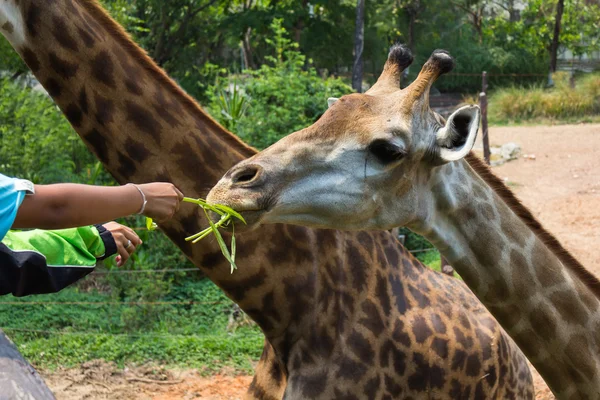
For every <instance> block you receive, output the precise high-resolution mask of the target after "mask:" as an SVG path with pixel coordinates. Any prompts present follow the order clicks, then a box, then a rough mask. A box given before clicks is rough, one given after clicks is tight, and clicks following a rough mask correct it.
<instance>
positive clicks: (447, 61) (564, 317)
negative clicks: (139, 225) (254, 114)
mask: <svg viewBox="0 0 600 400" xmlns="http://www.w3.org/2000/svg"><path fill="white" fill-rule="evenodd" d="M411 61H412V56H411V55H410V53H409V52H408V50H407V49H405V48H403V47H402V46H395V47H393V48H392V50H391V52H390V56H389V58H388V61H387V63H386V66H385V67H384V71H383V73H382V75H381V77H380V78H379V80H378V81H377V83H376V84H375V85H374V86H373V87H372V88H371V89H370V90H369V91H368V92H367V93H366V94H352V95H348V96H344V97H342V98H341V99H339V100H338V101H334V102H333V105H332V106H331V107H330V109H329V110H328V111H327V112H326V113H325V114H324V115H323V117H322V118H321V119H320V120H319V121H317V122H316V123H315V124H314V125H312V126H310V127H308V128H306V129H304V130H302V131H299V132H296V133H294V134H292V135H289V136H287V137H285V138H283V139H282V140H281V141H280V142H278V143H276V144H274V145H273V146H271V147H269V148H267V149H265V150H264V151H263V152H261V153H259V154H257V155H255V156H253V157H251V158H250V159H248V160H245V161H243V162H241V163H240V164H238V165H237V166H235V167H233V168H232V169H231V170H230V171H229V172H228V173H227V174H225V176H224V177H223V178H222V179H221V181H220V182H219V183H218V184H217V185H216V186H215V187H214V188H213V189H212V190H211V193H210V194H209V196H208V199H209V201H216V202H220V203H224V204H227V205H230V206H232V207H233V208H235V209H237V211H239V212H242V213H244V210H245V209H250V210H252V212H251V213H250V221H251V223H252V226H253V227H257V226H258V225H260V224H261V223H281V222H285V223H293V224H299V225H307V226H316V227H327V228H337V229H348V230H356V229H362V228H369V229H389V228H391V227H394V226H407V227H409V228H411V229H412V230H414V231H416V232H417V233H420V234H422V235H424V236H425V237H426V238H428V239H429V240H430V241H431V242H432V243H433V244H434V245H435V246H436V247H437V248H438V249H439V250H440V252H441V253H442V254H443V255H444V256H445V257H446V258H447V259H448V261H450V263H451V264H452V266H453V267H454V268H455V269H456V270H457V271H458V272H459V273H460V274H461V276H462V277H463V278H464V280H465V282H466V283H467V284H468V285H469V287H470V288H471V289H472V290H473V291H474V293H475V294H476V295H477V296H478V297H479V299H480V300H481V301H482V302H483V303H484V305H485V306H486V307H487V308H488V309H489V310H490V311H491V312H492V314H493V315H494V316H495V317H496V318H497V319H498V321H499V322H500V323H501V325H502V326H503V327H504V328H505V329H506V330H507V332H508V333H509V334H510V335H511V336H512V337H513V339H515V341H516V343H517V344H518V345H519V346H520V347H521V349H522V350H523V351H524V353H525V354H526V355H527V356H528V358H529V360H530V361H531V362H532V363H533V365H534V366H535V367H536V368H537V370H538V371H539V372H540V374H541V375H542V376H543V377H544V378H545V379H546V382H547V383H548V385H549V386H550V388H551V389H552V391H553V392H554V394H555V395H556V396H557V397H558V398H560V399H584V398H588V399H592V398H600V329H599V328H600V301H599V297H600V281H599V280H598V279H597V278H595V277H594V276H593V275H592V274H591V273H590V272H588V271H587V270H586V269H585V268H584V267H583V266H582V265H581V264H579V263H578V262H577V261H576V260H575V259H574V258H573V257H572V256H571V255H570V254H569V253H568V252H567V251H566V250H565V249H564V248H563V247H562V246H561V245H560V243H559V242H558V241H557V240H556V239H555V238H554V237H553V236H552V235H550V234H549V233H548V232H547V231H545V230H544V228H543V227H542V226H541V225H540V223H539V222H538V221H537V220H536V219H535V218H534V217H533V216H532V215H531V213H530V212H529V211H528V210H527V209H526V208H525V207H524V206H523V205H521V204H520V203H519V201H518V200H517V199H516V198H515V196H514V195H513V194H512V192H510V190H508V188H506V186H504V184H503V183H502V181H501V180H500V179H498V178H497V177H495V176H494V175H493V174H492V173H491V172H490V170H489V169H488V168H487V166H485V165H484V164H483V163H482V162H481V161H479V160H478V159H477V158H476V157H475V156H473V155H472V154H470V153H469V152H470V150H471V147H472V146H473V143H474V141H475V136H476V134H477V130H478V128H479V109H478V107H476V106H465V107H462V108H460V109H459V110H457V111H456V112H454V113H453V114H452V115H451V116H450V117H449V119H448V121H445V120H444V119H443V118H442V117H441V116H439V115H438V114H436V113H434V112H433V111H431V109H430V108H429V98H428V94H429V89H430V87H431V85H432V83H433V82H434V81H435V79H437V78H438V77H439V76H440V75H441V74H443V73H445V72H448V71H450V70H451V69H452V67H453V60H452V58H451V57H450V55H449V54H448V53H447V52H445V51H437V50H436V51H435V52H434V53H433V54H432V56H431V58H430V59H429V60H428V61H427V63H426V64H425V65H424V66H423V69H422V70H421V73H420V74H419V76H418V78H417V79H416V80H415V81H414V82H413V83H411V84H410V85H409V86H408V87H407V88H406V89H403V90H400V89H399V79H400V75H401V73H402V70H403V69H404V68H406V66H407V65H409V64H410V62H411ZM240 177H243V179H241V178H240ZM237 199H244V203H243V204H242V203H238V201H237Z"/></svg>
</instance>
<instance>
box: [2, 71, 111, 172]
mask: <svg viewBox="0 0 600 400" xmlns="http://www.w3.org/2000/svg"><path fill="white" fill-rule="evenodd" d="M0 121H1V123H0V168H1V170H2V172H3V173H4V174H6V175H12V176H19V177H22V178H26V179H29V180H32V181H33V182H35V183H52V182H60V181H65V182H68V181H79V182H86V183H110V182H112V179H111V178H109V177H108V175H107V174H106V173H105V172H103V170H102V169H101V168H100V167H99V164H98V162H97V161H96V159H95V158H94V156H93V155H92V154H91V153H90V151H89V150H88V149H87V148H86V147H85V145H84V144H83V143H82V142H81V139H79V137H78V136H77V134H76V133H75V132H74V131H73V129H72V128H71V127H70V126H69V123H68V122H67V120H66V119H65V118H64V116H63V115H62V114H61V112H60V110H58V108H57V107H56V106H55V105H54V103H53V102H52V100H50V99H49V98H48V97H47V96H46V95H45V94H43V93H41V92H38V91H36V90H34V89H31V88H29V87H26V86H24V85H22V84H19V83H15V82H12V81H10V80H8V79H6V78H5V79H0Z"/></svg>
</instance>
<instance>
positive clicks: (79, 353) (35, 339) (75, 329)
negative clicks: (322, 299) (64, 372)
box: [0, 274, 263, 372]
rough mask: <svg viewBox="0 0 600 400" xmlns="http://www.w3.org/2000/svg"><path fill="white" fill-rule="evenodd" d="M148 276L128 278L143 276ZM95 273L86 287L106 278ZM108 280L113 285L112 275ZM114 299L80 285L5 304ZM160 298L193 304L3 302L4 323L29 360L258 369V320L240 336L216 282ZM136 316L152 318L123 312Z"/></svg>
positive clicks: (47, 364) (0, 319)
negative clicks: (255, 366) (135, 322)
mask: <svg viewBox="0 0 600 400" xmlns="http://www.w3.org/2000/svg"><path fill="white" fill-rule="evenodd" d="M142 275H143V274H137V275H129V276H128V275H125V274H124V275H122V276H123V277H124V278H123V279H129V280H131V281H136V280H139V279H140V276H142ZM93 276H94V275H93V274H92V277H93ZM92 277H88V278H86V280H84V282H82V283H81V284H80V286H82V285H85V284H88V285H89V284H90V282H89V281H90V280H91V279H95V280H102V279H104V278H101V277H100V276H99V275H97V276H96V277H95V278H92ZM149 278H150V279H151V278H154V279H158V278H157V277H156V276H155V275H153V274H149ZM107 279H108V281H109V282H110V280H111V279H112V278H107ZM96 285H99V283H98V282H96ZM100 286H101V285H100ZM111 286H112V285H111ZM115 300H116V299H115V297H114V296H111V295H110V294H103V293H98V292H96V291H88V292H83V291H82V290H81V289H77V288H69V289H66V290H63V291H62V292H60V293H57V294H53V295H41V296H36V297H29V298H10V297H5V298H4V301H14V302H15V303H19V304H25V303H27V302H30V301H34V302H47V301H50V302H80V301H83V302H111V301H115ZM127 300H128V301H132V300H136V299H134V298H128V299H127ZM160 301H165V302H173V301H181V302H186V303H188V304H187V305H180V304H166V305H154V306H152V305H143V304H138V305H135V304H128V303H119V304H100V305H90V304H45V305H44V304H31V305H7V304H0V326H2V327H3V328H4V329H5V330H6V332H7V333H8V334H9V335H10V337H11V338H12V339H13V341H14V342H15V343H16V344H17V346H18V347H19V350H20V351H21V352H22V353H23V355H24V356H25V357H26V358H27V359H29V360H30V361H31V362H33V363H34V364H36V365H37V366H38V367H43V368H53V367H56V366H58V365H63V366H74V365H77V364H78V363H82V362H85V361H88V360H92V359H105V360H110V361H115V362H117V363H118V364H119V365H121V366H122V365H124V364H125V363H132V362H135V363H143V362H150V361H154V362H160V363H164V364H167V365H170V366H181V367H188V368H189V367H192V368H194V367H196V368H202V369H206V370H207V371H206V372H214V371H218V370H219V369H221V368H223V367H225V366H233V367H235V368H236V369H238V370H243V371H246V372H248V371H250V370H251V369H252V367H251V364H250V361H251V360H256V359H258V357H259V356H260V352H261V349H262V344H263V336H262V334H261V332H260V330H259V329H258V328H257V327H256V326H255V325H251V326H243V327H240V328H239V329H238V330H236V331H235V333H232V332H230V331H229V330H228V326H227V325H228V319H229V315H230V314H231V313H232V309H233V303H232V302H231V301H230V300H229V299H227V298H226V297H225V295H224V294H223V292H222V291H221V290H220V289H219V288H217V287H216V286H215V285H214V284H213V283H212V282H210V281H208V280H206V279H204V280H200V281H194V280H190V279H187V280H186V281H185V282H183V283H182V284H180V285H178V286H176V287H173V288H172V290H171V291H170V292H169V294H168V295H164V296H162V297H160ZM194 302H199V303H202V304H194ZM215 303H216V304H215ZM147 307H156V308H157V310H159V311H160V312H152V313H150V314H148V313H146V312H145V309H146V308H147ZM134 313H140V314H143V315H144V318H145V319H146V322H145V323H144V324H139V325H136V326H135V327H134V328H132V327H131V326H130V325H129V324H130V322H131V321H129V320H127V319H124V317H123V316H128V315H131V314H134ZM140 318H141V317H140ZM11 328H12V329H11ZM14 328H16V330H14ZM18 329H33V330H36V331H38V332H27V331H19V330H18ZM44 331H46V332H59V333H58V334H49V333H46V332H44Z"/></svg>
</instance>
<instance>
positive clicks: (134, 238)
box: [103, 221, 142, 267]
mask: <svg viewBox="0 0 600 400" xmlns="http://www.w3.org/2000/svg"><path fill="white" fill-rule="evenodd" d="M103 226H104V227H105V228H106V230H107V231H109V232H110V233H111V235H112V237H113V239H114V240H115V243H116V245H117V253H118V254H119V255H118V256H117V257H116V259H115V260H116V261H117V267H120V266H122V265H123V264H125V262H127V260H128V259H129V256H131V254H133V252H134V251H135V249H136V248H137V247H138V246H139V245H141V244H142V240H141V239H140V238H139V236H138V235H137V234H136V233H135V232H134V231H133V229H131V228H128V227H126V226H124V225H121V224H118V223H116V222H114V221H113V222H107V223H106V224H104V225H103Z"/></svg>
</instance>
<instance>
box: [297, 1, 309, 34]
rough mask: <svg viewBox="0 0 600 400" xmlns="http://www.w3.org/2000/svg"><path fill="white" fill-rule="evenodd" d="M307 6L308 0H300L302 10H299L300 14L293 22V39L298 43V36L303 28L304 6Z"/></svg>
mask: <svg viewBox="0 0 600 400" xmlns="http://www.w3.org/2000/svg"><path fill="white" fill-rule="evenodd" d="M307 7H308V0H302V11H301V12H300V16H299V17H298V19H297V20H296V23H295V24H294V41H295V42H296V43H298V45H300V37H301V35H302V30H303V29H304V25H305V23H304V18H305V16H306V8H307Z"/></svg>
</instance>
